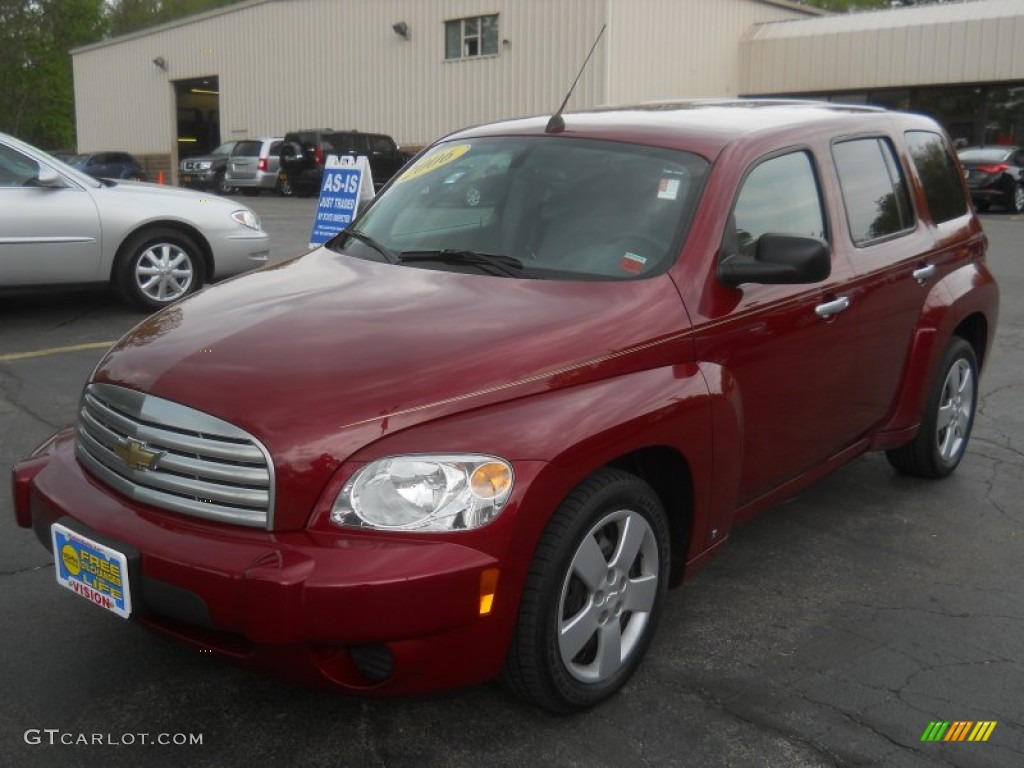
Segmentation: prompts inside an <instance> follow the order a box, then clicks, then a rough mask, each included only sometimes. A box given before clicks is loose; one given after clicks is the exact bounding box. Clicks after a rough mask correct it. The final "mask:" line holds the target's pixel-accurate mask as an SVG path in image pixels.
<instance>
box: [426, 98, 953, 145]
mask: <svg viewBox="0 0 1024 768" xmlns="http://www.w3.org/2000/svg"><path fill="white" fill-rule="evenodd" d="M562 117H563V120H564V123H565V127H564V129H562V130H558V131H555V133H558V134H560V135H564V136H576V137H586V138H599V139H611V140H619V141H628V142H632V143H638V144H650V145H652V146H661V147H667V148H672V149H685V150H688V151H691V152H697V153H698V154H701V155H704V156H705V157H707V158H709V159H710V158H714V157H717V155H718V154H719V153H720V152H721V151H722V150H723V149H724V148H725V147H726V146H728V145H729V144H731V143H733V142H735V141H739V140H746V139H749V140H756V139H757V138H758V137H765V138H771V137H776V138H778V137H785V136H795V135H797V134H799V133H800V132H801V131H806V132H809V133H822V132H834V133H835V134H837V135H839V134H852V133H856V132H858V131H878V130H883V129H884V128H889V127H891V126H892V121H893V120H898V121H899V122H900V123H901V124H902V127H903V128H904V129H909V128H911V127H916V128H921V129H930V130H939V129H938V126H937V124H936V123H935V122H934V121H933V120H931V119H930V118H927V117H924V116H920V115H911V114H907V113H902V112H891V111H887V110H884V109H880V108H877V107H865V106H859V105H850V104H837V103H829V102H821V101H798V100H779V99H730V100H726V99H702V100H692V101H673V102H657V103H647V104H637V105H632V106H615V107H602V108H597V109H592V110H588V111H581V112H567V113H564V114H563V115H562ZM549 119H550V116H537V117H529V118H522V119H518V120H506V121H502V122H498V123H491V124H487V125H480V126H476V127H473V128H468V129H465V130H462V131H458V132H456V133H453V134H451V135H450V136H448V137H446V139H448V140H465V139H471V138H477V137H479V138H482V137H487V136H518V135H543V134H544V133H545V127H546V126H547V124H548V121H549Z"/></svg>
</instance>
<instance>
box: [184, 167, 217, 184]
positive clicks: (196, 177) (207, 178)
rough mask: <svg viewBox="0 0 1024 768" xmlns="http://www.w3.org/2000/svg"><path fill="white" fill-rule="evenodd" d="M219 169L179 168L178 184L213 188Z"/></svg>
mask: <svg viewBox="0 0 1024 768" xmlns="http://www.w3.org/2000/svg"><path fill="white" fill-rule="evenodd" d="M217 173H218V171H214V170H209V171H186V170H185V169H184V168H179V169H178V184H179V186H182V187H188V188H189V189H213V185H214V181H215V180H216V178H217Z"/></svg>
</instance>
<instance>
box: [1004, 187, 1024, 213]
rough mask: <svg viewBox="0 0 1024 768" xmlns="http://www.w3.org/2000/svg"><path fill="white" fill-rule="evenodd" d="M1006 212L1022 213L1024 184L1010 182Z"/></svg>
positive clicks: (1023, 208)
mask: <svg viewBox="0 0 1024 768" xmlns="http://www.w3.org/2000/svg"><path fill="white" fill-rule="evenodd" d="M1006 210H1008V211H1009V212H1010V213H1021V212H1022V211H1024V184H1019V183H1017V182H1012V183H1011V185H1010V188H1009V189H1008V190H1007V202H1006Z"/></svg>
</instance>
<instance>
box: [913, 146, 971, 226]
mask: <svg viewBox="0 0 1024 768" xmlns="http://www.w3.org/2000/svg"><path fill="white" fill-rule="evenodd" d="M907 149H909V150H910V156H911V158H913V160H914V168H915V169H916V170H917V175H918V177H919V178H920V179H921V186H922V187H924V196H925V199H927V200H928V208H929V209H930V210H931V212H932V220H933V221H934V222H935V223H936V224H940V223H942V222H943V221H950V220H951V219H955V218H957V217H958V216H963V215H964V214H965V213H967V198H966V196H965V195H964V185H963V180H962V179H961V178H960V174H959V172H958V171H957V165H956V163H955V162H954V161H953V157H952V155H950V153H949V150H948V149H947V148H946V142H945V141H943V139H942V136H940V135H939V134H937V133H932V132H931V131H907Z"/></svg>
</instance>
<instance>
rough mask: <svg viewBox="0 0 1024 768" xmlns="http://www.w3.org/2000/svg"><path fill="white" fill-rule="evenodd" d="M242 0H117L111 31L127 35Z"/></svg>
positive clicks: (112, 5)
mask: <svg viewBox="0 0 1024 768" xmlns="http://www.w3.org/2000/svg"><path fill="white" fill-rule="evenodd" d="M239 1H240V0H113V2H111V3H110V11H109V14H108V18H109V22H110V34H111V35H113V36H117V35H125V34H128V33H129V32H135V31H137V30H140V29H146V28H147V27H153V26H156V25H157V24H164V23H166V22H168V21H175V20H176V19H181V18H184V17H185V16H192V15H193V14H196V13H202V12H203V11H209V10H212V9H214V8H220V7H222V6H225V5H234V4H235V3H237V2H239Z"/></svg>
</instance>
